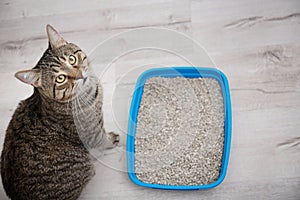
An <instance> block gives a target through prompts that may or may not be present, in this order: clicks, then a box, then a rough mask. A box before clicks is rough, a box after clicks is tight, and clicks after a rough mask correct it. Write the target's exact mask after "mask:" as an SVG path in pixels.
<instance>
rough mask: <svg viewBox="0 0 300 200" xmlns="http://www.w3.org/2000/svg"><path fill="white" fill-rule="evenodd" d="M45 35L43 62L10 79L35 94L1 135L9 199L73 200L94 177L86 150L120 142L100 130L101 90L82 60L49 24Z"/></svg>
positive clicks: (2, 168) (71, 45) (112, 145)
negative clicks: (31, 87) (28, 86)
mask: <svg viewBox="0 0 300 200" xmlns="http://www.w3.org/2000/svg"><path fill="white" fill-rule="evenodd" d="M46 30H47V34H48V40H49V47H48V49H47V50H46V51H45V53H44V54H43V56H42V58H41V59H40V60H39V61H38V63H37V64H36V66H35V67H34V68H33V69H29V70H23V71H19V72H17V73H16V74H15V76H16V78H18V79H19V80H21V81H22V82H24V83H27V84H30V85H32V86H33V87H34V92H33V94H32V96H31V97H29V98H28V99H26V100H24V101H21V102H20V104H19V106H18V108H17V109H16V111H15V113H14V114H13V116H12V119H11V121H10V123H9V126H8V128H7V131H6V136H5V141H4V145H3V150H2V155H1V176H2V182H3V186H4V189H5V191H6V194H7V195H8V197H10V198H11V199H28V200H29V199H30V200H35V199H47V200H50V199H77V198H78V197H79V196H80V193H81V191H82V190H83V188H84V187H85V185H86V184H87V183H88V181H89V180H90V179H91V178H92V177H93V175H94V173H95V172H94V165H93V158H92V156H91V155H90V154H89V151H88V148H108V147H109V148H111V147H114V146H115V145H117V144H118V142H119V138H120V137H119V135H117V134H115V133H113V132H109V133H108V132H105V130H104V128H103V118H102V89H101V85H100V84H99V81H98V80H97V78H96V77H95V76H93V74H92V73H91V70H90V69H89V66H88V60H87V56H86V55H85V54H84V53H83V51H82V50H81V49H80V48H79V47H78V46H76V45H75V44H72V43H68V42H66V41H65V40H64V39H63V38H62V37H61V36H60V35H59V34H58V33H57V31H56V30H55V29H54V28H53V27H51V26H50V25H47V27H46ZM79 132H80V133H79Z"/></svg>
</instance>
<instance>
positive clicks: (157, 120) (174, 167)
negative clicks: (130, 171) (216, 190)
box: [135, 77, 224, 185]
mask: <svg viewBox="0 0 300 200" xmlns="http://www.w3.org/2000/svg"><path fill="white" fill-rule="evenodd" d="M223 145H224V106H223V97H222V93H221V87H220V85H219V83H218V82H217V81H216V80H215V79H210V78H183V77H176V78H163V77H154V78H151V79H148V80H147V82H146V83H145V85H144V93H143V95H142V100H141V104H140V108H139V112H138V118H137V125H136V135H135V171H136V176H137V178H138V179H139V180H140V181H142V182H146V183H152V184H164V185H203V184H209V183H212V182H214V181H216V180H217V179H218V178H219V175H220V168H221V164H222V154H223Z"/></svg>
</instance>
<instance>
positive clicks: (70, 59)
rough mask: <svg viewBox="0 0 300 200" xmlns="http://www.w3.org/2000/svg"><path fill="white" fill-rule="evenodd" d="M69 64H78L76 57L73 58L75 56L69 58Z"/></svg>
mask: <svg viewBox="0 0 300 200" xmlns="http://www.w3.org/2000/svg"><path fill="white" fill-rule="evenodd" d="M69 63H70V64H71V65H74V64H75V63H76V57H75V56H73V55H70V56H69Z"/></svg>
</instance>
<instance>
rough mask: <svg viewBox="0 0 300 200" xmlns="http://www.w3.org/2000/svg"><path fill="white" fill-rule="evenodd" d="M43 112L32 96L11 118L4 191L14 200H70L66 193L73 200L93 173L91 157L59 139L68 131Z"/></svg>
mask: <svg viewBox="0 0 300 200" xmlns="http://www.w3.org/2000/svg"><path fill="white" fill-rule="evenodd" d="M40 112H41V111H40V105H39V100H38V98H37V97H36V96H35V95H33V96H31V97H29V98H28V99H26V100H23V101H21V102H20V103H19V105H18V107H17V109H16V111H15V112H14V114H13V116H12V119H11V121H10V123H9V126H8V128H7V131H6V136H5V141H4V145H3V150H2V155H1V176H2V182H3V185H4V189H5V191H6V192H7V194H8V196H9V197H10V198H12V199H35V198H37V197H38V198H39V199H69V198H68V197H66V196H65V195H66V194H67V193H69V194H68V195H69V197H70V199H73V198H74V197H76V196H78V194H79V192H78V191H76V190H81V185H82V183H83V182H87V181H88V180H89V179H90V178H91V177H92V175H93V173H94V171H93V165H92V163H91V160H90V157H89V155H88V153H87V151H86V150H85V149H84V148H83V147H82V146H81V145H79V144H76V143H74V142H72V141H69V140H68V139H67V138H63V137H60V136H63V135H64V132H66V131H68V130H66V129H65V128H64V127H63V126H61V125H60V124H59V123H55V121H53V120H52V121H51V120H49V119H47V118H45V117H43V116H42V115H41V113H40ZM50 122H51V123H52V124H53V125H51V124H50ZM69 131H70V130H69ZM66 134H68V133H66ZM69 134H72V133H69ZM81 172H82V173H81ZM61 193H62V194H61ZM60 197H63V198H60Z"/></svg>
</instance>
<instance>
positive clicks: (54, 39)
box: [46, 24, 67, 48]
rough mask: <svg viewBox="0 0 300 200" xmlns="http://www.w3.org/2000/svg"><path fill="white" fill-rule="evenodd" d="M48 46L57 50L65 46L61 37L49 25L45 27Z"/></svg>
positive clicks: (65, 42)
mask: <svg viewBox="0 0 300 200" xmlns="http://www.w3.org/2000/svg"><path fill="white" fill-rule="evenodd" d="M46 30H47V35H48V40H49V45H50V47H51V48H59V47H61V46H63V45H65V44H67V41H65V40H64V38H63V37H61V36H60V35H59V34H58V32H57V31H56V30H55V29H54V28H53V27H52V26H50V25H49V24H47V26H46Z"/></svg>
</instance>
